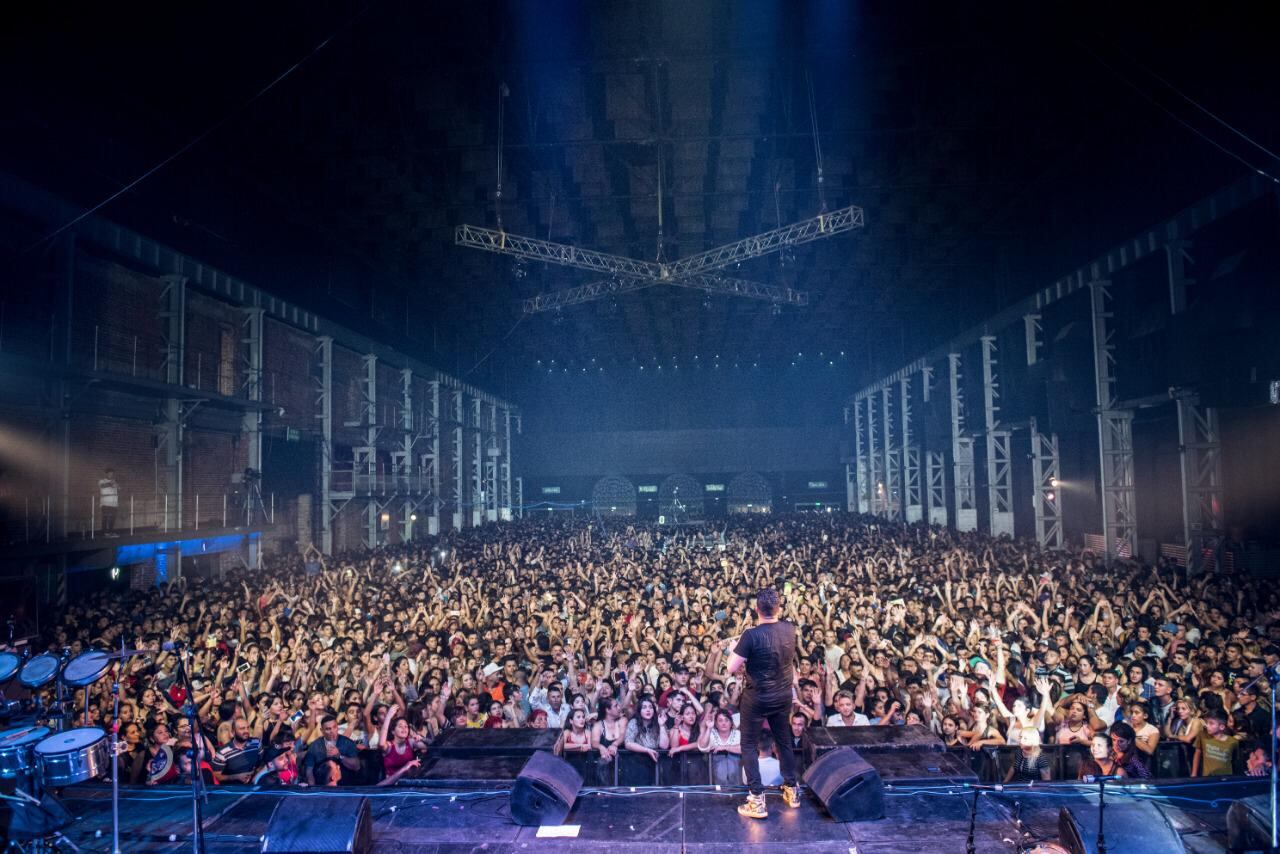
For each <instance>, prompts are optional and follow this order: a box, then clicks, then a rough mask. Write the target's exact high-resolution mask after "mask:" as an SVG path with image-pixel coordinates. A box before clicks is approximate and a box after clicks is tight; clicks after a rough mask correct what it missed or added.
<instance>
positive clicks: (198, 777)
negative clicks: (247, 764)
mask: <svg viewBox="0 0 1280 854" xmlns="http://www.w3.org/2000/svg"><path fill="white" fill-rule="evenodd" d="M173 651H174V652H176V653H177V658H178V668H177V677H178V683H179V684H180V685H182V687H183V688H184V689H186V692H187V696H186V701H185V702H184V703H183V706H182V713H183V715H185V716H186V718H187V721H188V723H190V724H191V735H192V739H191V824H192V827H191V830H192V833H191V844H192V850H193V851H194V852H195V854H204V852H205V847H204V806H203V805H204V798H205V793H204V775H203V774H201V773H200V762H201V760H202V759H203V754H204V738H203V737H202V735H201V733H203V732H204V729H203V728H201V726H200V710H199V709H198V708H197V707H196V692H195V688H193V687H192V685H191V673H190V669H189V666H188V661H187V654H188V650H187V648H186V645H185V644H183V643H181V642H180V641H174V642H173Z"/></svg>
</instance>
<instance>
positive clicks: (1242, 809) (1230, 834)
mask: <svg viewBox="0 0 1280 854" xmlns="http://www.w3.org/2000/svg"><path fill="white" fill-rule="evenodd" d="M1270 844H1271V798H1270V796H1268V795H1254V796H1253V797H1249V798H1240V799H1239V800H1238V801H1234V802H1232V804H1231V807H1230V809H1228V810H1227V849H1228V850H1229V851H1265V850H1267V846H1269V845H1270Z"/></svg>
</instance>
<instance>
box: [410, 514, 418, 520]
mask: <svg viewBox="0 0 1280 854" xmlns="http://www.w3.org/2000/svg"><path fill="white" fill-rule="evenodd" d="M409 521H410V522H416V521H418V514H417V513H410V514H409Z"/></svg>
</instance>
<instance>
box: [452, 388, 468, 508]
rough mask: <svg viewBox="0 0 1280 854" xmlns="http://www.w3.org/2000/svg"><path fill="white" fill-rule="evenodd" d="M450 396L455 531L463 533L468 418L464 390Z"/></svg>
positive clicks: (455, 390) (453, 390) (457, 389)
mask: <svg viewBox="0 0 1280 854" xmlns="http://www.w3.org/2000/svg"><path fill="white" fill-rule="evenodd" d="M450 394H451V396H452V406H451V410H452V412H451V415H452V418H453V442H452V444H451V445H450V448H449V455H450V458H451V461H452V463H453V472H452V474H453V495H452V499H453V501H452V506H453V529H454V530H455V531H461V530H462V525H463V519H464V518H466V517H465V516H464V515H463V514H464V512H465V510H466V486H465V484H466V469H465V464H464V463H463V455H462V454H463V443H464V442H465V441H466V433H465V432H464V424H463V421H464V419H465V418H466V411H465V409H464V406H465V404H464V402H463V400H462V389H460V388H455V389H451V390H450Z"/></svg>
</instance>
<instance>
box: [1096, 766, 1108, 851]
mask: <svg viewBox="0 0 1280 854" xmlns="http://www.w3.org/2000/svg"><path fill="white" fill-rule="evenodd" d="M1106 809H1107V778H1106V775H1103V774H1100V775H1098V840H1097V847H1098V854H1107V835H1106V833H1104V832H1103V830H1102V819H1103V816H1104V814H1105V813H1106Z"/></svg>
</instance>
